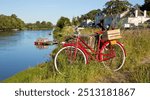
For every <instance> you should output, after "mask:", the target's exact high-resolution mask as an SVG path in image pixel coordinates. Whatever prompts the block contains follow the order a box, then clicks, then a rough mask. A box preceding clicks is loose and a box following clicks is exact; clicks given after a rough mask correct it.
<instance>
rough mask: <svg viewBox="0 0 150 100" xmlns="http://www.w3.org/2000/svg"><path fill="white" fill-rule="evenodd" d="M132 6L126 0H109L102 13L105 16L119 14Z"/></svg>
mask: <svg viewBox="0 0 150 100" xmlns="http://www.w3.org/2000/svg"><path fill="white" fill-rule="evenodd" d="M131 6H132V5H131V4H130V3H129V2H128V1H127V0H111V1H108V2H106V4H105V7H106V8H105V10H104V13H106V14H107V15H110V14H111V15H112V14H119V13H122V12H124V11H126V10H127V9H128V8H130V7H131Z"/></svg>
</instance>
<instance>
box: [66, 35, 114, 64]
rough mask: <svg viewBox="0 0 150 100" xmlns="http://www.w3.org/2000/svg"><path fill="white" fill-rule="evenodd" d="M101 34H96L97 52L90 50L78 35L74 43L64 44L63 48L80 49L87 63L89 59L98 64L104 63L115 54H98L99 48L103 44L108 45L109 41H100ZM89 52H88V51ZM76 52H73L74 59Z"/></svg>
mask: <svg viewBox="0 0 150 100" xmlns="http://www.w3.org/2000/svg"><path fill="white" fill-rule="evenodd" d="M101 36H102V34H98V43H97V50H94V49H93V48H91V47H90V46H89V45H88V44H86V43H85V42H84V40H82V39H81V37H80V35H78V36H77V38H76V42H75V43H64V44H63V46H64V47H65V46H74V47H76V48H79V49H81V50H82V51H83V52H84V54H85V55H86V58H87V61H88V62H89V58H91V59H92V60H96V61H98V62H102V61H106V60H109V59H110V58H113V57H115V54H114V53H113V52H111V53H110V54H102V53H100V51H101V47H102V46H103V45H104V44H105V43H108V42H110V41H104V40H102V39H101ZM87 49H88V50H90V52H89V51H88V50H87ZM76 51H77V50H75V54H74V58H75V57H76ZM92 54H94V55H95V56H93V55H92ZM102 55H103V56H107V57H108V58H105V59H103V58H102V57H101V56H102Z"/></svg>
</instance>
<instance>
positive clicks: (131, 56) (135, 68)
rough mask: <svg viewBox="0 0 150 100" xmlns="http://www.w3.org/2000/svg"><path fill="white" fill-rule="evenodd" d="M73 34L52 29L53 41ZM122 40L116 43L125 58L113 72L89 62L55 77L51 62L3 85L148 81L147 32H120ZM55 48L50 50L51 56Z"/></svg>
mask: <svg viewBox="0 0 150 100" xmlns="http://www.w3.org/2000/svg"><path fill="white" fill-rule="evenodd" d="M95 30H97V29H90V28H89V29H85V30H83V32H82V33H93V32H94V31H95ZM71 33H73V30H72V28H71V27H68V28H64V29H62V30H56V31H55V33H54V36H55V38H58V39H59V41H63V39H64V36H68V35H70V34H71ZM122 34H123V39H122V40H120V41H121V42H122V43H123V44H124V46H125V49H126V52H127V58H126V63H125V65H124V66H123V68H122V69H121V70H120V71H118V72H113V71H110V70H107V69H105V68H104V66H103V65H102V64H101V63H98V62H94V61H92V62H90V63H89V64H88V65H81V64H79V65H76V66H75V67H74V70H72V71H66V72H67V73H68V76H67V77H64V76H61V75H59V74H58V73H57V72H56V71H55V70H54V65H53V61H51V62H48V63H43V64H40V65H37V66H36V67H33V68H29V69H27V70H25V71H23V72H20V73H18V74H16V75H14V76H12V77H10V78H8V79H6V80H4V81H3V82H27V83H28V82H48V83H55V82H57V83H62V82H65V83H70V82H71V83H72V82H75V83H76V82H81V83H87V82H92V83H95V82H102V83H104V82H108V83H110V82H150V43H149V40H150V30H149V29H136V30H122ZM57 51H58V49H56V50H54V52H53V54H55V53H56V52H57Z"/></svg>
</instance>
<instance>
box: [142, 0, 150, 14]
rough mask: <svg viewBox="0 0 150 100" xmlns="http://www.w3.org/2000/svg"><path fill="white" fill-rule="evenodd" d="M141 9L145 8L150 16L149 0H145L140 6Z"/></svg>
mask: <svg viewBox="0 0 150 100" xmlns="http://www.w3.org/2000/svg"><path fill="white" fill-rule="evenodd" d="M141 10H142V11H144V10H147V12H148V15H149V16H150V0H145V3H144V4H143V5H142V6H141Z"/></svg>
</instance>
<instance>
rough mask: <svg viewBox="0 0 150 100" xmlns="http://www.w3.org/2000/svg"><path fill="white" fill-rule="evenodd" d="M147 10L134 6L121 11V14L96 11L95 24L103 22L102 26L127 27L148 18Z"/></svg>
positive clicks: (136, 24)
mask: <svg viewBox="0 0 150 100" xmlns="http://www.w3.org/2000/svg"><path fill="white" fill-rule="evenodd" d="M149 19H150V17H149V16H147V11H146V10H145V11H144V12H143V11H141V10H140V9H139V8H137V7H134V8H131V9H130V10H129V9H128V10H127V11H125V12H123V13H122V14H116V15H110V16H106V15H105V14H104V13H103V12H100V13H98V14H97V15H96V16H95V25H98V24H99V23H101V22H102V23H103V25H104V27H106V26H107V25H110V26H112V27H124V28H129V27H131V25H134V26H138V25H139V24H141V23H144V22H145V21H147V20H149Z"/></svg>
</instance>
